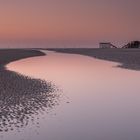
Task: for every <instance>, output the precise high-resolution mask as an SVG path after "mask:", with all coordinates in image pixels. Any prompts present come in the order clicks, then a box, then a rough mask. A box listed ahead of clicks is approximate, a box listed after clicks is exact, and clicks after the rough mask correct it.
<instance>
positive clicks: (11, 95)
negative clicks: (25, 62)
mask: <svg viewBox="0 0 140 140" xmlns="http://www.w3.org/2000/svg"><path fill="white" fill-rule="evenodd" d="M54 91H55V86H54V85H52V84H51V83H49V82H48V83H47V82H46V81H43V80H40V79H33V78H30V77H27V76H23V75H20V74H17V73H15V72H11V71H8V70H1V71H0V131H5V132H7V131H9V130H14V129H15V128H17V129H18V128H22V127H24V126H27V125H28V123H29V121H32V122H33V121H34V118H35V115H38V114H39V113H40V112H43V111H44V110H45V109H46V108H48V109H50V108H53V106H55V105H56V104H57V97H58V96H57V95H55V94H54V93H53V92H54Z"/></svg>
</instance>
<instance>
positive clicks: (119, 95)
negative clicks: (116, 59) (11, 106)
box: [0, 51, 140, 140]
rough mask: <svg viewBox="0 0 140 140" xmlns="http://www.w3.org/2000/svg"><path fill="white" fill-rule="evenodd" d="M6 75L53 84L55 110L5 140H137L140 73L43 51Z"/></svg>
mask: <svg viewBox="0 0 140 140" xmlns="http://www.w3.org/2000/svg"><path fill="white" fill-rule="evenodd" d="M45 52H46V54H47V55H46V56H41V57H33V58H27V59H23V60H19V61H15V62H12V63H10V64H8V65H7V69H9V70H12V71H15V72H18V73H21V74H24V75H27V76H30V77H33V78H40V79H44V80H46V81H50V82H52V83H54V85H55V86H56V87H57V88H58V89H59V90H58V91H56V94H58V95H60V99H59V105H57V106H55V107H54V108H52V109H49V111H47V112H46V111H45V109H44V112H41V113H39V114H38V115H37V116H34V117H35V118H36V119H37V121H34V122H32V123H30V124H28V125H27V126H25V127H23V128H21V129H16V130H13V131H8V132H0V139H3V140H140V72H138V71H132V70H127V69H121V68H118V67H116V66H117V63H113V62H108V61H103V60H98V59H94V58H91V57H88V56H82V55H75V54H64V53H56V52H49V51H45Z"/></svg>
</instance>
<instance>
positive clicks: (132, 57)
mask: <svg viewBox="0 0 140 140" xmlns="http://www.w3.org/2000/svg"><path fill="white" fill-rule="evenodd" d="M48 50H53V51H57V52H62V53H71V54H80V55H86V56H90V57H94V58H97V59H103V60H108V61H113V62H117V63H120V64H118V67H121V68H126V69H131V70H140V49H98V48H53V49H48Z"/></svg>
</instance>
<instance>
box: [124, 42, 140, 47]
mask: <svg viewBox="0 0 140 140" xmlns="http://www.w3.org/2000/svg"><path fill="white" fill-rule="evenodd" d="M123 48H140V41H131V42H130V43H128V44H127V45H125V46H123Z"/></svg>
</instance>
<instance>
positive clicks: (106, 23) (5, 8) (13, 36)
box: [0, 0, 140, 42]
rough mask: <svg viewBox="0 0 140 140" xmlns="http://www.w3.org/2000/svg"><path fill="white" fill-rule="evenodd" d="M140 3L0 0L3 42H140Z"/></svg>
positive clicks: (127, 0) (0, 37) (135, 0)
mask: <svg viewBox="0 0 140 140" xmlns="http://www.w3.org/2000/svg"><path fill="white" fill-rule="evenodd" d="M139 10H140V0H0V40H51V41H53V40H58V41H87V42H88V41H89V42H90V41H93V42H94V41H95V42H98V41H120V42H123V41H130V40H140V14H139Z"/></svg>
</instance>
